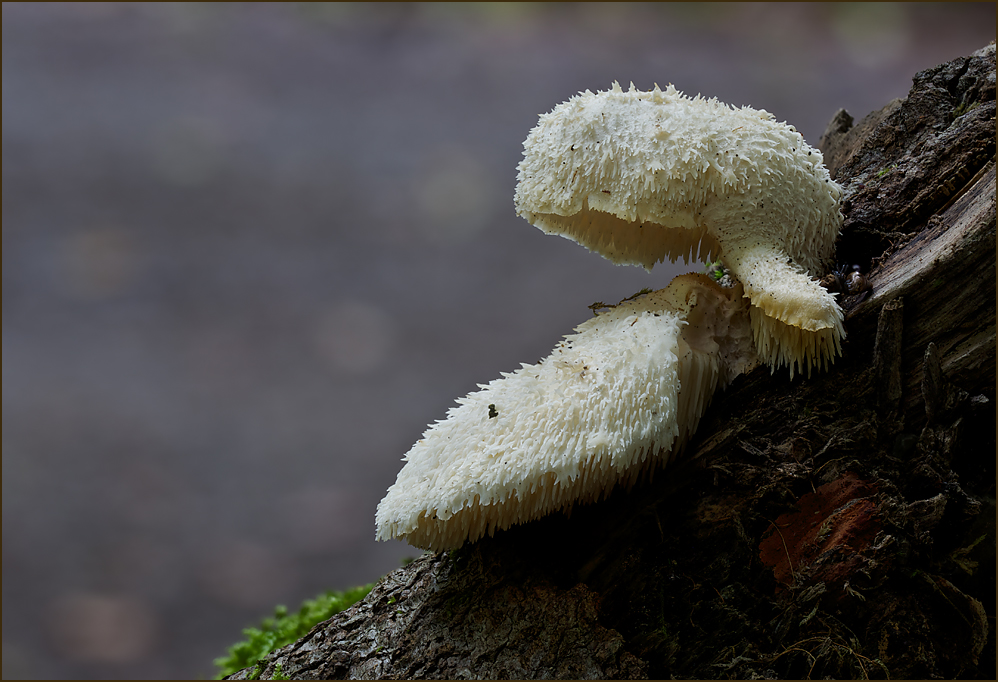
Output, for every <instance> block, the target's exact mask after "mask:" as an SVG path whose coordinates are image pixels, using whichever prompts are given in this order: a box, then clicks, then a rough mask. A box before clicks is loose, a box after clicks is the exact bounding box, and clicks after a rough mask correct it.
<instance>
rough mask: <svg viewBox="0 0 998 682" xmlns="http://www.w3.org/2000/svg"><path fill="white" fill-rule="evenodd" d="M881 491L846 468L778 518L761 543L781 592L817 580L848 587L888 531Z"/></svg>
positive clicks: (833, 587)
mask: <svg viewBox="0 0 998 682" xmlns="http://www.w3.org/2000/svg"><path fill="white" fill-rule="evenodd" d="M876 492H877V487H876V485H875V484H873V483H870V482H868V481H864V480H862V479H860V478H859V477H858V476H857V475H856V474H854V473H851V472H846V473H845V474H843V475H842V476H841V477H839V478H838V479H836V480H834V481H832V482H831V483H826V484H825V485H823V486H821V487H819V488H818V489H817V490H815V491H814V492H813V493H808V494H806V495H804V496H803V497H801V498H800V500H798V502H797V507H798V511H795V512H790V513H787V514H783V515H782V516H780V517H779V518H777V519H776V521H775V523H774V525H773V526H770V529H769V531H768V532H767V534H766V535H765V537H763V540H762V542H761V543H760V544H759V558H760V559H761V560H762V563H763V564H765V565H766V566H769V567H770V568H772V570H773V577H774V578H776V581H777V583H778V586H777V591H779V590H781V589H783V588H784V587H785V586H790V585H793V584H794V583H798V585H800V584H810V583H814V582H817V581H823V582H825V583H826V584H827V586H828V588H829V590H831V591H846V590H847V589H848V588H846V587H845V586H846V585H847V584H848V582H849V579H850V577H851V576H852V575H853V573H854V572H855V571H856V570H857V569H859V568H863V567H864V566H865V565H866V564H867V558H866V557H864V556H863V553H864V552H865V551H866V550H867V549H869V548H870V546H871V545H872V544H873V542H874V538H875V537H876V536H877V534H878V533H879V532H880V531H881V529H882V524H881V521H880V516H879V513H878V510H877V504H876V502H875V500H874V496H875V495H876ZM836 588H837V589H836Z"/></svg>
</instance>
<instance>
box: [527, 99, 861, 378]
mask: <svg viewBox="0 0 998 682" xmlns="http://www.w3.org/2000/svg"><path fill="white" fill-rule="evenodd" d="M523 146H524V158H523V161H521V163H520V165H519V167H518V171H519V175H518V184H517V187H516V195H515V199H514V201H515V204H516V210H517V213H518V214H519V215H520V216H522V217H524V218H526V219H527V220H528V221H529V222H530V223H532V224H533V225H536V226H537V227H539V228H540V229H541V230H543V231H544V232H547V233H552V234H560V235H562V236H564V237H567V238H569V239H572V240H573V241H576V242H578V243H580V244H582V245H583V246H585V247H586V248H589V249H591V250H593V251H596V252H597V253H600V254H601V255H603V256H605V257H606V258H608V259H610V260H611V261H613V262H615V263H628V264H635V265H642V266H644V267H645V268H647V269H649V270H650V269H651V267H652V266H653V265H654V264H655V263H657V262H659V261H662V260H665V259H666V258H667V259H669V260H673V261H674V260H676V259H677V258H679V257H683V258H684V260H687V261H688V260H689V257H690V256H694V257H697V256H698V257H700V258H707V257H714V258H717V257H719V258H720V259H721V260H723V262H724V264H725V265H726V266H727V267H728V268H729V269H730V270H731V272H732V273H733V274H734V275H735V276H736V277H737V278H738V279H739V280H740V281H741V282H742V283H743V284H744V287H745V295H746V296H747V297H748V298H749V299H750V300H751V302H752V306H753V309H752V311H751V319H752V329H753V334H754V337H755V340H756V344H757V348H758V352H759V355H760V358H761V359H762V360H763V361H764V362H765V363H766V364H768V365H769V366H770V367H772V368H774V369H775V368H776V367H777V366H780V365H788V366H789V368H790V373H791V376H793V374H794V370H795V367H796V368H797V369H798V371H806V372H807V373H808V374H810V371H811V367H812V366H814V365H822V366H825V365H827V363H828V362H830V361H832V360H833V359H834V356H835V355H836V354H839V353H841V343H840V342H841V339H842V338H843V337H844V336H845V330H844V328H843V325H842V312H841V310H840V309H839V307H838V305H837V304H836V302H835V299H834V297H833V295H832V294H829V293H828V292H827V291H826V290H825V289H823V288H822V287H820V286H819V285H818V283H817V281H816V280H814V279H813V278H812V277H811V275H812V274H818V273H820V272H821V270H822V269H823V268H824V267H825V266H826V265H827V263H828V260H829V259H830V257H831V255H832V249H833V247H834V243H835V239H836V237H837V236H838V233H839V229H840V228H841V225H842V215H841V213H840V211H839V203H840V197H841V190H840V188H839V186H838V185H837V184H835V183H834V182H833V181H832V180H831V178H830V176H829V174H828V171H827V170H826V169H825V167H824V166H823V165H822V157H821V153H820V152H819V151H818V150H816V149H813V148H812V147H810V146H809V145H808V144H807V143H806V142H805V141H804V139H803V137H802V136H801V135H800V133H798V132H797V131H796V130H795V129H794V128H793V127H792V126H788V125H786V124H785V123H777V122H776V121H775V119H774V117H773V116H772V114H769V113H768V112H766V111H758V110H755V109H751V108H749V107H743V108H741V109H734V108H731V107H729V106H728V105H726V104H723V103H721V102H718V101H717V100H716V99H710V100H708V99H704V98H701V97H699V96H698V97H695V98H692V99H691V98H688V97H685V96H683V94H682V93H681V92H679V91H678V90H676V89H675V88H674V87H672V86H671V85H670V86H669V87H668V88H666V89H665V90H664V91H663V90H660V89H659V88H658V86H656V87H655V89H654V90H651V91H648V92H643V91H638V90H636V89H635V88H634V86H633V84H632V85H631V87H630V90H628V91H627V92H624V91H623V90H622V89H621V88H620V86H619V85H618V84H617V83H614V84H613V88H612V89H611V90H609V91H605V92H597V93H595V94H594V93H592V92H590V91H588V90H587V91H586V92H584V93H580V94H579V95H577V96H575V97H572V98H571V99H569V100H568V101H567V102H563V103H562V104H559V105H558V106H557V107H555V108H554V109H553V110H552V111H551V112H550V113H547V114H543V115H542V116H541V117H540V120H539V122H538V125H537V127H535V128H534V129H533V130H532V131H531V132H530V135H529V136H528V137H527V140H526V141H525V142H524V144H523Z"/></svg>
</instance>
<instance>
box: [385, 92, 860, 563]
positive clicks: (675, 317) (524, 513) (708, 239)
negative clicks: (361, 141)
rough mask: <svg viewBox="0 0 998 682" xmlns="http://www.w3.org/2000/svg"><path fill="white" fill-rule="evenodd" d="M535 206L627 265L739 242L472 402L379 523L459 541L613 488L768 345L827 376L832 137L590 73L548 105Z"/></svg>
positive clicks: (525, 178)
mask: <svg viewBox="0 0 998 682" xmlns="http://www.w3.org/2000/svg"><path fill="white" fill-rule="evenodd" d="M523 146H524V158H523V161H521V162H520V165H519V167H518V173H519V175H518V182H517V187H516V195H515V204H516V209H517V213H518V214H519V215H521V216H523V217H524V218H526V219H527V220H528V221H529V222H531V223H532V224H534V225H536V226H537V227H539V228H540V229H542V230H543V231H545V232H548V233H552V234H560V235H562V236H564V237H567V238H569V239H572V240H574V241H576V242H578V243H580V244H582V245H583V246H585V247H587V248H589V249H591V250H593V251H596V252H597V253H599V254H601V255H603V256H605V257H606V258H608V259H610V260H611V261H613V262H615V263H627V264H635V265H642V266H644V267H645V268H646V269H649V270H650V269H651V268H652V266H653V265H654V264H655V263H657V262H659V261H662V260H664V259H666V258H668V259H670V260H676V259H677V258H679V257H682V258H683V259H684V260H686V261H687V262H688V261H689V258H690V257H691V256H699V257H700V258H703V259H715V258H719V259H720V260H719V261H718V262H716V263H711V265H710V266H709V268H708V269H709V271H710V272H711V273H712V274H713V275H714V276H715V277H714V279H720V280H723V281H725V282H729V283H730V282H734V286H729V287H724V286H721V285H720V284H718V283H717V282H715V281H714V279H712V278H711V277H708V276H707V275H695V274H690V275H682V276H680V277H677V278H675V279H674V280H673V281H672V283H671V284H670V285H669V286H668V287H667V288H665V289H661V290H659V291H655V292H652V293H649V294H646V295H643V296H641V297H639V298H636V299H634V300H629V301H626V302H621V303H620V304H619V305H617V306H613V307H611V308H610V309H609V310H607V311H605V312H601V313H599V314H597V316H596V317H595V318H593V319H591V320H589V321H587V322H584V323H582V324H581V325H579V326H578V327H576V333H575V334H572V335H570V336H567V337H565V340H564V341H563V342H562V343H561V344H559V345H558V346H557V347H556V348H555V349H554V351H553V352H552V353H551V355H549V356H548V357H547V358H545V359H544V360H541V361H540V362H539V363H538V364H536V365H522V367H521V368H520V369H519V370H516V371H515V372H512V373H510V374H503V377H502V378H501V379H496V380H495V381H492V382H491V383H489V384H487V385H479V388H480V389H481V390H479V391H476V392H474V393H471V394H470V395H468V396H467V397H465V398H462V399H460V400H458V406H457V407H455V408H451V409H450V410H449V411H448V413H447V418H446V419H444V420H442V421H438V422H436V423H435V424H433V425H432V426H430V427H429V429H427V431H426V432H425V433H424V434H423V438H422V439H421V440H419V441H417V442H416V444H415V445H414V446H413V447H412V448H411V449H410V450H409V452H408V453H407V454H406V456H405V457H404V461H405V462H406V464H405V466H403V467H402V471H401V472H399V475H398V479H397V480H396V482H395V484H394V485H392V486H391V487H390V488H389V489H388V494H387V495H386V496H385V498H384V499H383V500H382V501H381V503H380V504H379V505H378V511H377V515H376V524H377V538H378V539H379V540H388V539H391V538H404V539H406V540H407V541H408V542H409V543H410V544H412V545H414V546H416V547H423V548H428V549H435V550H440V549H450V548H454V547H459V546H460V545H461V544H463V543H464V542H465V541H468V540H471V541H474V540H477V539H479V538H481V537H482V536H484V535H485V534H486V533H488V534H489V535H491V534H493V533H494V532H495V531H496V530H501V529H505V528H508V527H510V526H511V525H514V524H517V523H523V522H526V521H530V520H532V519H536V518H539V517H541V516H544V515H546V514H548V513H550V512H552V511H556V510H559V509H562V510H570V509H571V507H572V506H573V505H574V504H575V503H577V502H578V503H585V502H592V501H595V500H597V499H599V498H600V497H604V496H606V495H608V494H609V493H610V491H611V490H612V489H613V488H614V487H615V486H616V485H618V484H620V485H624V486H628V487H629V486H630V485H632V484H633V483H634V482H635V481H636V480H637V479H638V478H639V477H640V476H641V475H642V474H643V473H645V472H649V473H650V472H652V471H654V469H655V468H656V467H658V466H664V465H665V464H666V463H668V462H669V460H670V459H671V458H673V457H675V456H676V454H677V453H678V452H680V451H681V449H682V447H683V446H684V444H685V443H686V442H687V441H688V440H689V438H690V436H691V435H692V434H693V432H694V431H695V430H696V426H697V423H698V422H699V420H700V417H701V416H702V415H703V412H704V410H705V409H706V407H707V404H708V403H709V401H710V398H711V396H712V395H713V393H714V391H715V390H716V389H717V388H718V387H719V386H724V385H726V384H727V383H728V382H730V381H731V380H732V379H733V378H734V377H735V376H737V375H738V374H741V373H743V372H747V371H749V370H750V369H752V368H753V367H755V366H756V365H758V364H759V362H760V361H761V362H764V363H766V364H767V365H769V366H770V367H771V368H772V369H773V370H775V369H776V367H778V366H782V365H786V366H788V367H789V369H790V375H791V378H792V377H793V375H794V372H795V370H797V371H802V372H806V373H807V374H810V372H811V368H812V367H813V366H816V365H824V366H827V364H828V363H829V362H830V361H832V360H833V359H834V356H835V355H837V354H838V353H840V352H841V344H840V342H841V339H842V338H843V337H844V336H845V330H844V328H843V325H842V319H843V316H842V312H841V310H840V309H839V307H838V305H837V304H836V302H835V298H834V296H833V294H831V293H829V292H828V291H827V290H826V289H825V288H824V287H822V286H821V285H820V284H819V283H818V281H817V280H815V279H814V278H813V277H811V274H812V273H819V271H821V270H822V269H823V268H824V267H825V265H826V264H827V263H828V261H829V259H830V257H831V255H832V249H833V248H834V244H835V239H836V237H837V236H838V233H839V229H840V227H841V225H842V214H841V213H840V211H839V203H840V198H841V190H840V188H839V186H838V185H836V184H835V183H834V182H832V180H831V178H830V177H829V174H828V171H827V170H826V169H825V167H824V166H823V165H822V158H821V153H820V152H818V151H817V150H815V149H812V148H811V147H809V146H808V145H807V143H805V142H804V139H803V138H802V137H801V135H800V134H799V133H798V132H797V131H796V130H794V128H793V127H791V126H788V125H786V124H784V123H776V122H775V120H774V118H773V116H772V115H771V114H769V113H767V112H765V111H757V110H754V109H750V108H748V107H743V108H741V109H733V108H730V107H728V106H727V105H725V104H722V103H720V102H718V101H717V100H715V99H712V100H706V99H703V98H701V97H696V98H694V99H690V98H688V97H684V96H683V95H682V93H680V92H679V91H677V90H676V89H675V88H674V87H672V86H671V85H670V86H669V87H668V88H667V89H666V90H665V91H662V90H660V89H659V88H658V86H656V87H655V89H654V90H652V91H649V92H641V91H638V90H635V89H634V86H633V85H632V86H631V88H630V90H629V91H627V92H624V91H623V90H622V89H621V88H620V86H619V85H618V84H617V83H614V85H613V88H612V89H611V90H609V91H606V92H598V93H596V94H593V93H592V92H589V91H586V92H584V93H581V94H580V95H578V96H576V97H573V98H572V99H570V100H568V101H567V102H564V103H562V104H560V105H558V106H557V107H555V108H554V109H553V110H552V111H551V112H550V113H547V114H543V115H542V116H541V117H540V121H539V123H538V125H537V127H535V128H534V129H533V130H532V131H531V132H530V135H529V136H528V137H527V140H526V142H524V144H523Z"/></svg>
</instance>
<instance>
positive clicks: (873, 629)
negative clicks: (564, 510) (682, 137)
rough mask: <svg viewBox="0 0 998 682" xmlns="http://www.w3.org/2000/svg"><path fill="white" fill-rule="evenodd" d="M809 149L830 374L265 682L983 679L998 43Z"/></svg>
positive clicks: (391, 599) (739, 393)
mask: <svg viewBox="0 0 998 682" xmlns="http://www.w3.org/2000/svg"><path fill="white" fill-rule="evenodd" d="M820 146H821V147H822V149H823V152H824V153H825V159H826V162H827V164H828V165H829V168H830V170H831V171H832V174H833V177H835V178H836V179H837V180H838V182H840V183H841V184H842V185H843V186H844V187H845V188H846V191H847V195H848V196H849V201H848V202H847V204H846V207H845V211H844V212H845V214H846V221H845V225H844V229H843V233H842V237H841V239H840V241H839V244H838V247H837V256H838V261H839V262H840V263H850V264H852V263H857V264H860V265H861V266H862V267H863V270H864V271H867V270H869V272H870V280H871V282H872V284H873V292H872V294H866V295H862V294H861V295H859V296H852V297H848V298H845V299H843V300H842V303H843V308H844V309H845V310H846V313H847V314H846V320H847V322H846V324H847V330H848V338H847V340H846V342H845V346H844V352H843V357H841V358H839V359H838V361H837V362H836V363H835V365H834V366H833V368H832V369H831V370H830V371H828V372H824V373H819V374H817V375H812V376H811V377H810V378H800V377H798V378H797V379H795V380H793V381H791V380H789V378H788V377H787V373H786V372H777V373H776V374H770V373H769V371H768V370H766V369H765V368H759V369H757V370H756V371H754V372H753V373H751V374H749V375H746V376H742V377H740V378H739V379H737V380H736V381H735V382H734V384H732V385H731V386H730V387H729V388H728V390H727V391H726V392H725V393H723V394H721V395H718V396H716V397H715V399H714V403H713V405H712V406H711V407H710V409H709V410H708V412H707V414H706V415H705V417H704V419H703V420H702V422H701V424H700V428H699V431H698V434H697V436H696V437H695V439H694V440H693V441H692V442H691V443H690V445H689V447H688V448H687V453H686V454H687V456H686V458H685V459H684V461H683V463H681V464H680V465H679V466H676V467H674V468H671V469H669V470H667V471H665V472H659V474H658V475H657V476H656V477H655V479H654V480H653V481H652V482H648V483H645V484H642V485H638V486H636V487H635V488H634V489H632V490H631V491H629V492H625V491H616V492H614V493H613V494H612V495H611V496H610V497H609V499H607V500H605V501H603V502H600V503H598V504H594V505H589V506H586V507H580V508H577V509H575V511H574V512H573V513H572V515H571V517H570V518H568V517H566V516H565V515H562V514H554V515H551V516H549V517H547V518H545V519H542V520H540V521H537V522H534V523H530V524H527V525H524V526H520V527H516V528H514V529H511V530H509V531H506V532H501V533H498V534H496V536H495V537H494V538H491V539H485V540H483V541H481V542H478V543H476V544H474V545H470V546H469V545H466V546H465V547H463V548H462V549H460V550H458V551H454V552H447V553H443V554H435V555H424V556H423V557H421V558H420V559H417V560H416V561H414V562H413V563H412V564H410V565H408V566H406V567H404V568H401V569H398V570H396V571H395V572H393V573H391V574H389V575H388V576H386V577H385V578H384V579H383V580H382V581H381V582H380V584H378V586H377V587H375V589H374V590H373V591H372V592H371V593H370V595H368V597H367V598H366V599H364V600H363V601H362V602H360V603H358V604H356V605H355V606H354V607H353V608H351V609H349V610H347V611H344V612H343V613H341V614H339V615H337V616H335V617H334V618H332V619H331V620H329V621H326V622H324V623H321V624H320V625H318V626H316V627H315V628H313V629H312V631H311V632H309V633H308V635H306V636H305V637H304V638H302V639H301V640H299V641H298V642H296V643H294V644H292V645H289V646H287V647H284V648H282V649H280V650H278V651H275V652H273V653H272V654H271V655H270V656H268V657H267V658H266V659H265V660H264V661H262V662H261V663H262V667H263V669H262V676H263V677H269V676H272V675H273V674H274V672H275V670H276V666H277V665H278V664H280V666H281V672H282V673H283V674H284V675H289V676H291V677H292V678H347V677H350V678H413V677H415V678H469V677H486V678H599V677H602V678H639V677H657V678H666V677H669V676H675V677H693V678H760V677H762V678H805V677H828V676H831V677H837V678H857V677H874V678H876V677H887V676H890V677H892V678H895V679H897V678H934V677H981V678H984V679H994V677H995V634H994V626H995V581H994V575H995V499H994V495H995V457H994V454H995V405H994V399H995V49H994V44H992V45H990V46H988V47H986V48H984V49H982V50H980V51H978V52H976V53H974V54H973V55H971V56H970V57H965V58H961V59H957V60H954V61H952V62H950V63H947V64H943V65H941V66H938V67H936V68H933V69H929V70H926V71H923V72H920V73H918V74H917V75H916V76H915V77H914V79H913V86H912V88H911V91H910V93H909V95H908V97H907V98H906V99H904V100H896V101H894V102H891V103H890V104H888V105H887V106H886V107H884V108H883V109H881V110H880V111H877V112H874V113H872V114H870V115H869V116H867V117H866V118H864V119H863V120H862V121H860V122H859V123H858V124H857V125H855V126H853V125H852V119H851V118H850V117H849V116H848V114H846V113H845V112H844V111H840V112H839V113H838V114H837V115H836V116H835V118H834V119H833V121H832V123H831V124H830V126H829V129H828V131H827V132H826V133H825V135H824V136H823V138H822V140H821V143H820ZM252 672H253V671H252V669H247V670H244V671H242V672H240V673H238V674H236V675H235V676H233V677H234V678H236V679H240V678H245V677H247V676H248V675H250V674H252Z"/></svg>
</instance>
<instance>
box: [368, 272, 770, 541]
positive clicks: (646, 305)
mask: <svg viewBox="0 0 998 682" xmlns="http://www.w3.org/2000/svg"><path fill="white" fill-rule="evenodd" d="M739 294H740V292H738V293H735V292H733V291H732V290H723V289H721V288H720V287H718V286H717V285H716V284H714V283H713V282H711V281H710V280H709V279H708V278H706V277H704V276H701V275H687V276H683V277H679V278H676V280H674V281H673V283H672V284H671V285H670V286H669V287H668V288H666V289H662V290H660V291H657V292H653V293H651V294H647V295H645V296H643V297H641V298H639V299H636V300H634V301H629V302H626V303H622V304H621V305H618V306H615V307H614V308H612V309H610V310H608V311H606V312H603V313H600V314H599V315H598V316H596V317H595V318H593V319H591V320H589V321H587V322H585V323H583V324H582V325H579V327H577V328H576V334H573V335H570V336H568V337H566V339H565V340H564V341H563V342H562V343H561V344H559V345H558V346H557V347H556V348H555V350H554V351H553V352H552V354H551V355H550V356H548V357H547V358H545V359H544V360H542V361H541V362H540V363H538V364H536V365H526V364H525V365H523V366H522V367H521V368H520V369H519V370H516V371H515V372H512V373H509V374H504V375H503V378H501V379H497V380H495V381H492V382H491V383H489V384H488V385H484V386H481V387H480V388H481V390H479V391H476V392H474V393H472V394H470V395H468V396H467V397H466V398H463V399H461V400H459V401H458V406H457V407H455V408H452V409H451V410H450V411H449V412H448V415H447V418H446V419H445V420H443V421H439V422H437V423H435V424H434V425H432V426H431V427H430V428H429V429H428V430H427V431H426V433H425V434H424V435H423V438H422V440H420V441H418V442H417V443H416V444H415V445H414V446H413V447H412V449H411V450H410V451H409V452H408V453H407V455H406V457H405V460H406V464H405V466H404V467H403V469H402V471H401V472H400V473H399V475H398V479H397V481H396V483H395V484H394V485H393V486H391V487H390V488H389V489H388V494H387V495H386V496H385V498H384V499H383V500H382V501H381V503H380V504H379V505H378V512H377V518H376V523H377V538H378V539H379V540H387V539H391V538H404V539H405V540H406V541H407V542H409V543H410V544H412V545H414V546H416V547H421V548H426V549H433V550H441V549H450V548H455V547H458V546H460V545H461V544H463V543H464V542H465V541H475V540H477V539H479V538H481V537H483V536H484V535H486V534H489V535H491V534H493V533H494V532H495V531H496V530H502V529H505V528H508V527H510V526H512V525H514V524H518V523H524V522H527V521H530V520H533V519H537V518H540V517H542V516H544V515H546V514H549V513H551V512H553V511H556V510H559V509H561V510H570V509H571V507H572V506H573V505H574V504H577V503H581V504H584V503H589V502H594V501H597V500H599V499H600V498H602V497H605V496H607V495H608V494H609V493H610V491H611V490H612V489H613V488H614V487H615V486H618V485H619V486H623V487H629V486H631V485H633V484H634V483H635V482H636V481H638V480H639V479H640V478H641V477H642V476H643V475H645V474H648V475H650V474H651V473H652V472H653V471H654V469H655V468H658V467H661V466H664V465H665V464H666V463H668V461H670V459H671V458H672V457H674V456H675V454H676V453H678V452H679V451H680V450H681V448H682V445H683V444H684V443H685V442H686V441H687V440H688V438H689V437H690V435H692V433H693V432H694V431H695V428H696V424H697V422H698V421H699V419H700V417H701V416H702V414H703V412H704V410H705V409H706V407H707V404H708V403H709V401H710V398H711V396H712V395H713V393H714V390H715V389H716V387H717V386H718V384H719V383H722V382H726V381H727V380H728V378H729V377H730V375H731V373H732V370H731V369H730V368H729V366H728V364H727V362H728V360H729V359H733V361H734V362H735V364H736V365H737V366H738V367H742V368H744V367H747V366H749V364H745V362H746V360H745V359H746V357H747V358H748V363H751V352H752V351H751V348H749V350H748V351H747V352H746V350H745V348H744V346H745V343H744V342H743V341H741V340H740V339H745V338H748V337H749V335H750V331H749V324H748V319H747V318H748V314H747V309H746V306H745V303H744V299H742V297H741V296H740V295H739ZM691 311H694V313H693V314H692V315H691V314H690V313H691ZM711 311H716V312H714V313H712V312H711ZM688 318H689V319H691V320H692V322H693V323H692V324H690V323H689V320H688ZM729 328H734V331H733V332H732V333H729ZM732 349H736V350H732ZM735 358H737V360H734V359H735ZM738 363H741V364H738Z"/></svg>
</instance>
